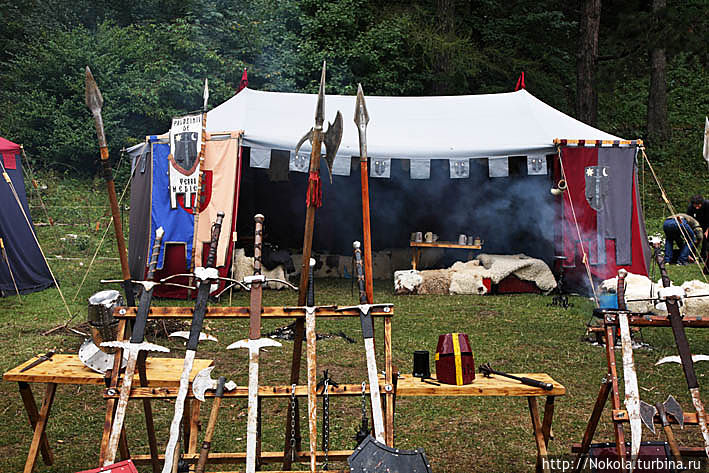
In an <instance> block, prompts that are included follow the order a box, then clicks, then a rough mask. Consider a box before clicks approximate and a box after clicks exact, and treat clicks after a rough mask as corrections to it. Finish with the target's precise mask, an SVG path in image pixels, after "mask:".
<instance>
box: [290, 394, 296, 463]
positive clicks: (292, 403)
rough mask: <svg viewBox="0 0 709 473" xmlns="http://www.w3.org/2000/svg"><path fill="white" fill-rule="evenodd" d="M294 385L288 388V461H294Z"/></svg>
mask: <svg viewBox="0 0 709 473" xmlns="http://www.w3.org/2000/svg"><path fill="white" fill-rule="evenodd" d="M295 409H296V406H295V384H292V385H291V387H290V410H291V416H290V459H291V461H295Z"/></svg>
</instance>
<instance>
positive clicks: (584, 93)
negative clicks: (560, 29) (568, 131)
mask: <svg viewBox="0 0 709 473" xmlns="http://www.w3.org/2000/svg"><path fill="white" fill-rule="evenodd" d="M600 24H601V0H585V1H584V8H583V13H582V16H581V22H580V32H579V49H578V55H577V61H576V117H577V118H578V119H579V120H581V121H582V122H585V123H588V124H589V125H592V126H596V123H597V120H598V116H597V115H598V114H597V109H598V94H597V93H596V84H595V73H596V64H597V62H598V29H599V27H600Z"/></svg>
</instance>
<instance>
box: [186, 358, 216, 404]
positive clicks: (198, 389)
mask: <svg viewBox="0 0 709 473" xmlns="http://www.w3.org/2000/svg"><path fill="white" fill-rule="evenodd" d="M212 370H214V366H208V367H207V368H205V369H203V370H202V371H200V372H199V373H197V376H195V377H194V380H193V381H192V393H193V394H194V397H195V398H196V399H199V400H200V401H202V402H204V393H205V392H206V391H207V389H216V388H217V380H216V379H212Z"/></svg>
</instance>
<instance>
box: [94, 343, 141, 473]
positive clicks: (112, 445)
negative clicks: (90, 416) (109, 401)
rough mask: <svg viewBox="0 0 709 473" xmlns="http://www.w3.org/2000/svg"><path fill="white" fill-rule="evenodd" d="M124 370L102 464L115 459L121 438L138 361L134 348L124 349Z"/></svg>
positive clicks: (105, 464)
mask: <svg viewBox="0 0 709 473" xmlns="http://www.w3.org/2000/svg"><path fill="white" fill-rule="evenodd" d="M126 351H127V352H128V353H127V354H126V358H127V359H126V371H125V373H124V374H123V384H122V385H121V393H120V396H119V397H118V404H117V407H116V415H115V416H114V417H113V424H112V425H111V435H110V437H109V438H108V450H107V452H106V459H105V460H104V462H103V466H108V465H110V464H111V463H113V462H114V460H115V459H116V452H117V451H118V442H119V440H120V439H121V431H122V430H123V421H124V420H125V417H126V409H127V407H128V396H129V395H130V389H131V386H133V375H134V374H135V367H136V363H137V361H138V352H137V351H135V350H126Z"/></svg>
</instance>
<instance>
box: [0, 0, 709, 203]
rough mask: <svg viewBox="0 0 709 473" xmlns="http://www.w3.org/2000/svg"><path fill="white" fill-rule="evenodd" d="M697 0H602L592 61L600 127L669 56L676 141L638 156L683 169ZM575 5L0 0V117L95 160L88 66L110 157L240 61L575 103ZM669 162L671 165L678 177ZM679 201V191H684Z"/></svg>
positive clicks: (702, 105) (700, 82)
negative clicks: (521, 84) (660, 57)
mask: <svg viewBox="0 0 709 473" xmlns="http://www.w3.org/2000/svg"><path fill="white" fill-rule="evenodd" d="M705 7H706V4H705V2H702V0H690V1H687V2H680V3H672V4H670V5H669V6H668V8H667V9H665V10H663V11H661V12H659V13H658V14H657V15H656V16H654V15H653V14H652V12H651V11H650V7H649V4H648V3H647V2H640V1H637V0H633V1H629V2H620V1H615V0H607V1H605V2H604V3H603V10H602V15H603V16H602V21H601V32H600V48H599V53H600V60H599V70H598V74H597V87H598V92H599V124H600V125H599V126H600V127H601V128H602V129H605V130H607V131H609V132H611V133H614V134H616V135H618V136H622V137H627V138H642V137H644V136H645V130H646V123H645V121H646V114H647V113H646V110H647V97H648V92H647V89H648V82H649V79H648V76H649V71H648V59H647V56H648V51H649V48H650V47H651V46H653V45H655V44H657V42H658V41H659V40H660V39H662V40H664V41H665V42H666V48H667V54H668V69H667V74H668V93H669V98H670V100H669V107H670V110H669V118H670V125H671V128H672V139H671V141H670V142H668V143H661V144H652V147H651V149H650V150H649V154H650V155H651V159H652V160H653V162H655V163H656V164H657V165H658V170H659V172H660V174H661V175H662V176H665V175H667V176H672V177H673V178H675V179H676V178H679V179H681V180H682V182H685V178H686V179H687V181H688V182H687V184H685V186H683V187H682V188H681V189H679V190H678V192H680V193H682V192H685V191H686V189H687V187H690V188H692V189H694V188H695V187H697V188H699V187H700V185H701V184H700V183H699V182H698V181H697V180H696V179H694V180H693V179H692V175H691V173H692V170H693V169H695V168H696V167H697V163H698V161H697V158H698V154H697V150H698V147H699V146H701V144H700V143H701V129H700V124H701V122H702V117H703V115H704V114H706V113H707V112H706V111H707V100H709V99H708V97H709V91H708V90H707V87H708V86H707V84H708V83H709V81H707V72H706V63H707V54H706V38H705V36H704V33H705V32H706V31H707V19H706V17H707V15H705V14H703V13H704V12H705ZM579 14H580V10H579V8H578V5H577V4H576V2H562V1H559V0H550V1H546V2H535V1H532V0H520V1H517V2H514V4H512V5H510V4H507V3H505V2H500V1H499V0H478V1H475V2H464V1H462V0H445V1H444V0H441V1H437V2H433V1H430V0H428V1H424V0H416V1H406V2H405V1H387V2H384V1H379V0H338V1H327V2H322V1H315V0H306V1H296V0H254V1H251V2H243V1H237V2H234V1H229V0H205V1H200V2H198V1H195V0H186V1H179V2H178V1H175V0H144V1H140V2H139V1H137V0H128V1H125V2H119V3H115V2H108V1H106V0H98V1H90V0H72V1H71V2H70V1H69V0H47V1H39V0H28V1H27V2H24V4H23V5H22V8H20V6H19V5H18V4H17V2H12V1H9V0H0V18H2V19H1V20H0V24H1V25H2V27H0V64H1V65H2V68H0V82H2V84H3V87H2V88H1V89H0V106H2V108H3V110H4V113H3V115H2V116H0V130H2V134H3V136H6V137H8V138H10V139H12V140H14V141H18V142H21V143H23V144H25V146H26V148H27V149H28V150H29V151H30V153H32V154H33V155H35V156H40V157H41V162H42V163H43V165H45V166H46V167H51V168H53V169H57V170H60V171H62V172H63V171H71V172H92V171H94V170H95V169H96V161H97V159H96V156H97V150H96V149H95V148H96V146H95V132H94V129H93V124H92V118H91V116H90V114H89V113H88V111H87V110H86V107H85V106H84V104H83V97H84V79H83V74H84V73H83V70H84V67H85V66H86V65H89V66H90V67H91V68H92V71H93V73H94V75H95V77H96V79H97V81H98V84H99V87H100V88H101V91H102V93H103V95H104V99H105V104H104V109H103V117H104V123H105V129H106V134H107V137H108V142H109V149H110V151H111V156H112V158H113V159H114V160H115V159H116V158H117V156H118V155H119V150H120V149H121V148H122V147H125V146H128V145H130V144H134V143H136V142H139V141H141V140H142V139H143V137H144V135H146V134H149V133H160V132H163V131H165V130H166V129H167V128H168V127H169V121H170V118H171V117H172V116H174V115H178V114H183V113H186V112H188V111H192V110H196V109H198V108H199V106H200V104H201V96H202V93H201V91H202V84H203V81H204V78H205V77H208V78H209V79H210V91H211V96H210V104H217V103H221V102H223V101H224V100H226V99H227V98H229V97H230V96H231V95H232V94H233V92H234V90H235V89H236V87H237V86H238V82H239V79H240V78H241V72H242V70H243V68H248V69H249V81H250V86H251V87H252V88H256V89H260V90H274V91H291V92H314V91H315V90H316V88H317V82H318V79H319V77H320V68H321V65H322V61H323V60H326V61H327V62H328V92H329V93H333V92H334V93H340V94H353V93H354V92H355V90H356V86H357V83H362V85H363V87H364V90H365V93H367V94H372V95H394V96H406V95H409V96H417V95H435V94H450V95H455V94H472V93H496V92H507V91H511V90H512V89H513V87H514V83H515V80H516V79H517V77H518V76H519V74H520V73H521V72H525V73H526V83H527V88H528V90H529V91H530V92H531V93H533V94H534V95H536V96H537V97H538V98H540V99H541V100H543V101H545V102H547V103H549V104H550V105H552V106H554V107H556V108H558V109H560V110H562V111H564V112H566V113H573V110H574V97H575V81H576V77H575V75H576V74H575V65H576V56H577V54H578V51H577V41H578V40H577V36H578V22H579ZM678 174H679V176H678ZM682 200H684V197H683V198H682Z"/></svg>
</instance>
